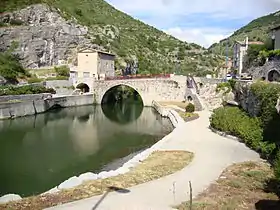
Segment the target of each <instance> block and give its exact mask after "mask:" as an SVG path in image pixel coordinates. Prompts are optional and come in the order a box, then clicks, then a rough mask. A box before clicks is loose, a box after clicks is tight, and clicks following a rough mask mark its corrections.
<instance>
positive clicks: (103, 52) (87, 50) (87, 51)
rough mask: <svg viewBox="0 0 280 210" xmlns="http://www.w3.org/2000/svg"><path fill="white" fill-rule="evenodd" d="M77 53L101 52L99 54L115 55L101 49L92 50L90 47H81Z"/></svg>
mask: <svg viewBox="0 0 280 210" xmlns="http://www.w3.org/2000/svg"><path fill="white" fill-rule="evenodd" d="M78 53H101V54H106V55H111V56H115V54H113V53H110V52H105V51H101V50H95V49H94V50H92V49H82V50H80V51H78Z"/></svg>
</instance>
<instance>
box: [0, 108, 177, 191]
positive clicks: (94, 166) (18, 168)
mask: <svg viewBox="0 0 280 210" xmlns="http://www.w3.org/2000/svg"><path fill="white" fill-rule="evenodd" d="M120 108H122V109H121V110H124V112H121V111H120ZM104 110H106V111H104ZM108 110H110V109H109V108H108V107H105V108H104V106H103V110H102V108H101V107H100V106H85V107H76V108H69V109H61V110H55V111H52V112H49V113H45V114H40V115H37V116H32V117H25V118H18V119H14V120H6V121H0V136H1V138H0V168H1V173H0V195H3V194H7V193H17V194H20V195H23V196H27V195H31V194H38V193H42V192H44V191H46V190H48V189H50V188H52V187H53V186H56V185H57V184H59V183H61V182H62V181H64V180H66V179H67V178H69V177H71V176H75V175H79V174H81V173H83V172H86V171H93V172H98V171H99V170H100V169H101V168H102V167H103V166H104V165H107V164H108V163H110V162H112V161H113V160H116V159H119V158H122V157H125V156H127V155H129V154H131V153H133V152H136V151H139V150H141V149H144V148H146V147H148V146H150V145H152V144H154V143H155V142H156V141H157V140H159V139H160V138H162V137H163V136H164V135H166V134H167V133H168V132H170V131H171V130H172V126H171V124H170V122H169V121H168V120H167V119H163V118H158V119H157V117H158V115H156V114H155V112H154V110H152V109H151V108H142V111H141V112H140V111H139V109H138V108H137V106H136V107H135V108H133V107H131V108H129V107H125V108H123V107H117V108H115V109H114V112H108ZM112 110H113V109H112ZM118 112H121V113H118ZM103 113H104V114H103ZM105 113H106V114H105ZM133 119H134V120H133Z"/></svg>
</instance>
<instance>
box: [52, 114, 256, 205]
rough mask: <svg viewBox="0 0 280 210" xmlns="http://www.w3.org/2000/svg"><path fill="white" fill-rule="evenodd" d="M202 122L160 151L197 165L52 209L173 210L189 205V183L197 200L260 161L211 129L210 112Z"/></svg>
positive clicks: (189, 126)
mask: <svg viewBox="0 0 280 210" xmlns="http://www.w3.org/2000/svg"><path fill="white" fill-rule="evenodd" d="M199 115H200V118H199V119H198V120H195V121H192V122H188V123H184V124H182V125H181V126H179V127H177V128H176V129H175V130H174V131H173V132H172V133H171V134H170V135H169V136H168V138H169V139H168V140H167V141H166V142H164V144H162V145H161V147H160V150H187V151H191V152H194V154H195V156H194V159H193V161H192V162H191V163H190V164H189V165H188V166H187V167H186V168H184V169H183V170H181V171H179V172H176V173H175V174H172V175H169V176H167V177H163V178H161V179H158V180H154V181H151V182H147V183H144V184H141V185H138V186H135V187H132V188H129V189H128V190H129V191H128V192H125V193H121V192H111V193H108V194H105V195H103V196H94V197H91V198H88V199H84V200H80V201H76V202H72V203H68V204H64V205H60V206H56V207H52V208H49V209H53V210H64V209H65V210H66V209H67V210H72V209H73V210H74V209H75V210H76V209H79V210H95V209H98V210H171V209H172V206H174V205H177V204H180V203H181V202H183V201H187V200H188V198H189V187H188V186H189V181H191V182H192V188H193V196H196V195H197V194H198V193H200V192H202V191H203V190H204V189H206V188H207V187H208V186H209V185H210V184H211V183H212V182H214V181H215V180H216V179H218V177H219V176H220V174H221V173H222V171H223V170H224V169H225V168H226V167H228V166H230V165H231V164H233V163H238V162H243V161H249V160H252V161H257V160H260V158H259V155H258V154H257V153H256V152H254V151H252V150H250V149H248V148H247V147H246V146H245V145H244V144H241V143H239V142H237V141H234V140H230V139H227V138H225V137H222V136H219V135H217V134H215V133H213V132H211V131H210V129H208V126H209V116H210V112H208V111H202V112H200V113H199Z"/></svg>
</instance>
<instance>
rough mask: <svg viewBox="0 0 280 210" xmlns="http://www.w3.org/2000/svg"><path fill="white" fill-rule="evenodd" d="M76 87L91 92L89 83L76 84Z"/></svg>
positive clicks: (84, 91)
mask: <svg viewBox="0 0 280 210" xmlns="http://www.w3.org/2000/svg"><path fill="white" fill-rule="evenodd" d="M76 89H80V90H81V91H82V92H83V93H88V92H90V86H89V85H88V84H87V83H84V82H82V83H79V84H78V85H76Z"/></svg>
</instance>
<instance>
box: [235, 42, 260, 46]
mask: <svg viewBox="0 0 280 210" xmlns="http://www.w3.org/2000/svg"><path fill="white" fill-rule="evenodd" d="M235 42H236V43H238V44H240V45H245V44H246V43H245V41H242V42H241V41H235ZM251 44H258V45H262V44H264V43H263V42H260V41H251V42H248V45H251Z"/></svg>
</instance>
